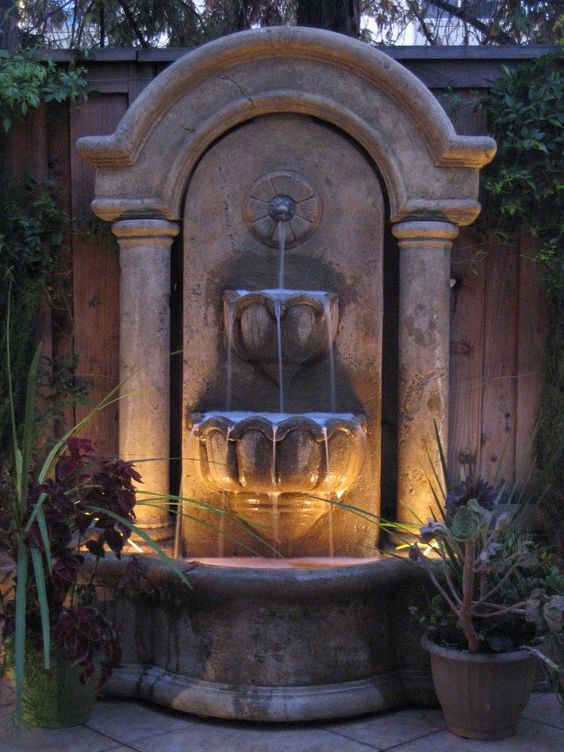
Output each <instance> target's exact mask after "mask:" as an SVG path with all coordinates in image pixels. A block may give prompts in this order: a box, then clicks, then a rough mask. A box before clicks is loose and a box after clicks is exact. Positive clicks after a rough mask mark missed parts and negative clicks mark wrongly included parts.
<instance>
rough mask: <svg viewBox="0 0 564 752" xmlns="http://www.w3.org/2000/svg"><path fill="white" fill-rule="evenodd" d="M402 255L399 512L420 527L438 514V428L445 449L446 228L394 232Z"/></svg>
mask: <svg viewBox="0 0 564 752" xmlns="http://www.w3.org/2000/svg"><path fill="white" fill-rule="evenodd" d="M392 232H393V234H394V235H395V237H396V238H398V241H399V248H400V280H399V286H400V304H399V426H398V509H397V517H398V520H399V521H400V522H406V523H414V524H417V519H416V517H419V518H421V519H423V520H426V519H427V517H429V514H430V512H429V509H430V508H433V507H435V501H434V497H433V494H432V491H431V488H430V486H429V481H428V478H432V477H433V471H432V464H435V466H436V467H437V468H439V467H440V465H439V453H438V451H437V442H436V439H435V429H434V423H433V422H436V424H437V427H438V429H439V433H440V437H441V443H442V445H443V448H444V449H445V452H446V448H447V427H448V350H449V313H450V311H449V309H450V300H449V299H450V249H451V246H452V241H453V239H454V238H455V237H456V236H457V234H458V227H457V226H456V225H453V224H450V223H449V222H433V221H426V222H422V221H421V222H420V221H414V222H400V223H399V224H396V225H394V227H393V228H392Z"/></svg>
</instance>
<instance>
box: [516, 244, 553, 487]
mask: <svg viewBox="0 0 564 752" xmlns="http://www.w3.org/2000/svg"><path fill="white" fill-rule="evenodd" d="M537 249H538V241H537V240H535V239H534V238H527V237H525V238H523V239H522V240H521V254H520V258H519V311H518V326H517V331H518V340H517V359H518V368H517V434H516V446H515V458H516V462H517V467H516V468H515V469H516V473H517V474H518V476H520V477H522V478H523V479H526V478H527V476H528V474H529V471H530V469H531V464H532V459H533V451H532V449H533V447H532V437H533V434H534V430H535V424H536V422H537V419H538V410H539V400H540V393H541V388H542V381H543V361H544V344H545V338H546V310H545V305H544V289H543V285H542V281H541V278H540V268H539V266H540V265H539V263H538V262H537V263H535V261H534V260H533V257H534V253H535V251H536V250H537Z"/></svg>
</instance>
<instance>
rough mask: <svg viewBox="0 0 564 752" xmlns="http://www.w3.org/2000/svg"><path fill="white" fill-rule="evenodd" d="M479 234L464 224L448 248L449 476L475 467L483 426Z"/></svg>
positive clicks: (482, 300)
mask: <svg viewBox="0 0 564 752" xmlns="http://www.w3.org/2000/svg"><path fill="white" fill-rule="evenodd" d="M481 251H482V241H481V237H480V236H479V235H478V234H477V233H476V232H475V231H473V230H472V229H470V228H467V229H465V230H464V231H463V232H462V233H461V234H460V236H459V238H457V240H456V243H455V246H454V248H453V253H452V266H451V276H452V279H453V280H454V287H453V290H452V306H451V329H450V374H449V387H450V394H449V462H448V464H449V469H450V471H451V480H456V479H457V477H458V473H459V469H460V465H463V466H464V469H465V471H468V470H469V469H470V466H472V467H479V462H480V447H481V432H482V374H483V365H484V349H483V338H484V313H485V312H484V303H485V278H486V259H485V257H484V255H483V254H482V253H481Z"/></svg>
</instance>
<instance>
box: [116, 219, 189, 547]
mask: <svg viewBox="0 0 564 752" xmlns="http://www.w3.org/2000/svg"><path fill="white" fill-rule="evenodd" d="M178 230H179V228H178V225H177V224H176V223H174V222H168V221H166V220H162V219H126V220H120V221H119V222H115V223H114V224H113V225H112V231H113V233H114V235H115V236H116V237H117V239H118V242H119V247H120V339H119V342H120V346H119V348H120V382H121V383H122V386H121V391H120V403H119V453H120V457H122V458H123V459H127V460H150V461H148V462H139V464H138V465H137V469H138V470H139V472H140V473H141V476H142V478H143V484H142V485H140V486H139V487H140V489H143V492H144V493H140V494H139V495H138V506H137V508H136V516H137V522H138V524H139V526H140V527H141V528H144V529H146V530H147V531H148V532H149V533H150V534H151V537H152V538H154V539H155V540H162V539H163V538H167V537H169V536H170V535H172V532H173V531H172V526H171V520H170V516H169V508H168V504H166V503H162V502H161V503H160V504H158V506H143V505H142V504H141V503H140V502H142V501H143V500H144V499H148V498H149V496H150V494H148V493H146V492H156V493H168V491H169V463H168V457H169V444H170V436H169V433H170V417H169V413H170V383H169V381H170V379H169V376H170V310H169V294H170V247H171V243H172V239H173V237H174V236H175V235H177V234H178ZM153 503H155V504H157V502H151V504H153Z"/></svg>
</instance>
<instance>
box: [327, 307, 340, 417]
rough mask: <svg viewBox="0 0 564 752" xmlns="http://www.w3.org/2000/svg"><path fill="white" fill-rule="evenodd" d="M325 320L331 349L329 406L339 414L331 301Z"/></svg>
mask: <svg viewBox="0 0 564 752" xmlns="http://www.w3.org/2000/svg"><path fill="white" fill-rule="evenodd" d="M324 309H325V318H326V320H327V338H328V347H329V406H330V411H331V412H332V413H334V412H337V393H336V385H335V342H334V339H335V338H334V335H333V315H332V313H331V301H330V300H326V301H325V303H324Z"/></svg>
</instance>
